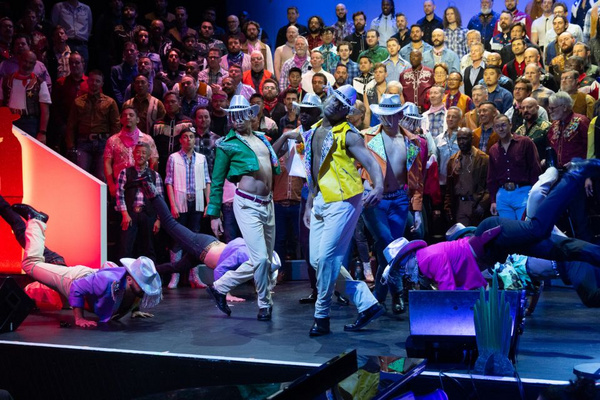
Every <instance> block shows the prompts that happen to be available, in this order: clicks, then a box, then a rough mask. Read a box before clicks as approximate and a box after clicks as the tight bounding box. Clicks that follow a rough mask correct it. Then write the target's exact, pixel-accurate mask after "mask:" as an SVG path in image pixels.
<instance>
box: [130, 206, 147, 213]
mask: <svg viewBox="0 0 600 400" xmlns="http://www.w3.org/2000/svg"><path fill="white" fill-rule="evenodd" d="M144 208H145V207H144V206H134V207H133V212H134V213H141V212H142V211H144Z"/></svg>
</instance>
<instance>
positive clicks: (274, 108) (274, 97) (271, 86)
mask: <svg viewBox="0 0 600 400" xmlns="http://www.w3.org/2000/svg"><path fill="white" fill-rule="evenodd" d="M262 96H263V102H264V110H263V112H264V114H265V116H267V117H269V118H271V119H272V120H273V121H275V122H277V123H278V122H279V120H280V119H281V117H283V116H284V115H285V114H286V113H287V111H286V109H285V106H284V105H283V104H282V103H281V102H280V101H279V84H278V83H277V81H276V80H275V79H273V78H269V79H265V81H264V82H263V86H262Z"/></svg>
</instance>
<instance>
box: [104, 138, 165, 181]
mask: <svg viewBox="0 0 600 400" xmlns="http://www.w3.org/2000/svg"><path fill="white" fill-rule="evenodd" d="M139 140H140V142H146V143H148V144H149V145H150V158H151V159H156V160H157V159H158V151H157V150H156V144H154V139H152V137H151V136H149V135H146V134H145V133H142V132H140V139H139ZM107 158H110V159H112V160H113V161H112V167H113V177H114V179H115V182H116V181H117V179H118V178H119V173H120V172H121V171H122V170H124V169H125V168H127V167H131V166H132V165H133V147H127V146H125V144H124V143H123V141H122V140H121V137H120V133H116V134H114V135H112V136H111V137H109V138H108V140H107V141H106V146H105V147H104V159H107Z"/></svg>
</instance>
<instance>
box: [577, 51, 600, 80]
mask: <svg viewBox="0 0 600 400" xmlns="http://www.w3.org/2000/svg"><path fill="white" fill-rule="evenodd" d="M573 55H574V56H578V57H581V58H583V60H584V65H583V68H584V71H585V74H586V75H587V76H591V77H593V78H594V79H596V78H598V76H600V67H598V66H597V65H594V64H592V60H591V59H592V57H591V49H590V46H588V45H587V44H585V43H575V46H573Z"/></svg>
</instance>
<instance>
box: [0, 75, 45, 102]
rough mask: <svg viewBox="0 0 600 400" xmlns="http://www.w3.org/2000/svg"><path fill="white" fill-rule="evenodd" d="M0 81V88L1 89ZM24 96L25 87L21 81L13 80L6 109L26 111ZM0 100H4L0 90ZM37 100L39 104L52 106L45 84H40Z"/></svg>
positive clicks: (0, 82) (0, 80) (0, 81)
mask: <svg viewBox="0 0 600 400" xmlns="http://www.w3.org/2000/svg"><path fill="white" fill-rule="evenodd" d="M2 79H4V78H2ZM2 79H0V87H2ZM25 96H26V92H25V86H23V85H22V84H21V81H19V80H15V81H14V82H13V85H12V90H11V91H10V99H9V100H8V107H9V108H14V109H19V110H26V109H27V101H26V100H25ZM0 100H4V92H3V91H2V90H0ZM39 100H40V103H45V104H52V100H51V99H50V91H49V90H48V85H47V84H46V82H42V84H41V85H40V94H39Z"/></svg>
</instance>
